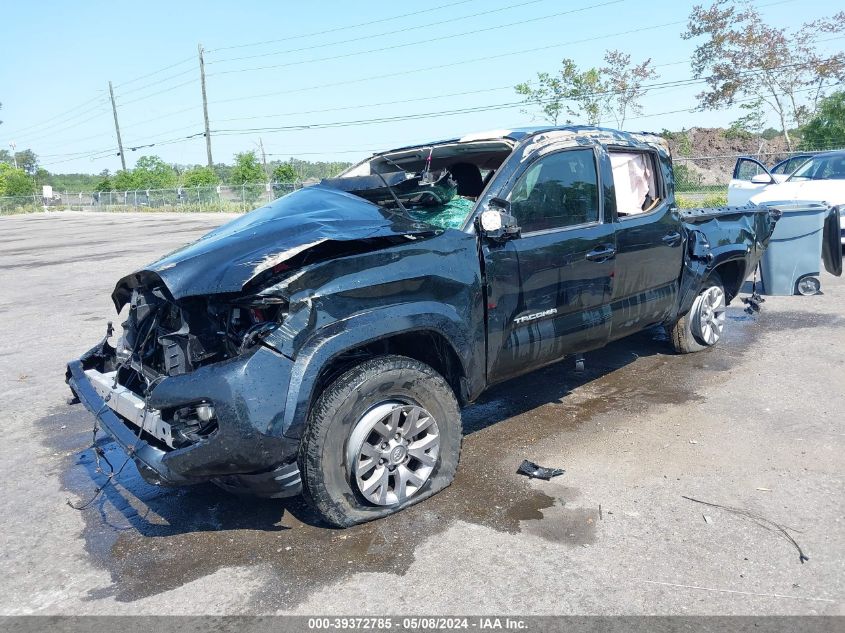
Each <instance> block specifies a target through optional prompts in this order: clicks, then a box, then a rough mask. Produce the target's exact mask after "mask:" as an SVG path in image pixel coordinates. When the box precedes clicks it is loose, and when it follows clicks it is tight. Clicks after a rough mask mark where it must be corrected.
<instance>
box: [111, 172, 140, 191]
mask: <svg viewBox="0 0 845 633" xmlns="http://www.w3.org/2000/svg"><path fill="white" fill-rule="evenodd" d="M111 184H112V187H113V189H112V190H113V191H130V190H132V189H138V187H137V182H136V180H135V178H134V176H133V174H132V170H131V169H125V170H124V169H121V170H118V172H117V173H115V175H114V178H112V180H111Z"/></svg>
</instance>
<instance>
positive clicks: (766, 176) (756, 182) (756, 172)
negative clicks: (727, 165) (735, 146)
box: [728, 158, 776, 207]
mask: <svg viewBox="0 0 845 633" xmlns="http://www.w3.org/2000/svg"><path fill="white" fill-rule="evenodd" d="M775 182H776V181H775V179H774V177H773V176H772V175H771V174H770V173H769V170H768V169H766V167H765V165H763V163H761V162H760V161H759V160H755V159H753V158H740V159H738V160H737V161H736V165H734V172H733V177H732V178H731V183H730V184H729V185H728V204H729V205H730V206H736V207H741V206H744V205H746V204H748V201H749V200H750V199H751V198H752V197H753V196H755V195H756V194H758V193H760V192H761V191H762V190H763V189H765V188H766V187H768V186H769V185H771V184H774V183H775Z"/></svg>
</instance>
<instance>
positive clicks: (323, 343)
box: [283, 301, 484, 438]
mask: <svg viewBox="0 0 845 633" xmlns="http://www.w3.org/2000/svg"><path fill="white" fill-rule="evenodd" d="M465 318H466V317H465V315H464V314H461V313H460V312H459V311H458V310H456V309H455V308H454V307H453V306H449V305H445V304H439V303H437V302H435V301H421V302H417V303H404V304H398V305H393V306H389V307H386V308H384V309H383V310H378V311H375V312H367V313H364V314H360V315H357V316H355V317H352V318H349V319H344V320H341V321H336V322H334V323H332V324H331V325H329V326H327V327H325V328H323V329H321V330H319V331H318V332H316V333H315V334H314V336H312V337H311V338H310V339H309V341H308V343H306V344H305V345H304V346H303V347H302V349H301V350H300V351H299V353H298V354H297V359H296V362H295V363H294V366H293V370H292V371H291V376H290V385H289V388H288V394H287V408H286V410H285V420H284V424H283V427H284V429H285V430H284V434H285V435H286V436H287V437H290V438H299V437H300V436H301V434H302V430H303V428H304V426H305V423H306V421H307V416H308V411H309V408H310V405H311V401H312V399H313V398H314V396H315V392H314V389H315V386H316V383H317V378H318V377H319V374H320V371H321V370H322V369H323V368H325V367H326V366H327V364H328V363H329V362H330V361H331V360H332V359H333V358H335V357H337V356H338V355H340V354H342V353H343V352H345V351H348V350H350V349H355V348H357V347H361V346H363V345H366V344H367V343H370V342H374V341H377V340H379V339H383V338H385V337H388V336H394V335H397V334H406V333H412V332H422V331H429V332H436V333H437V334H440V335H442V336H443V337H444V338H445V339H446V340H447V341H448V343H449V345H451V347H452V349H453V350H454V351H455V352H456V355H457V357H458V359H459V360H460V362H461V365H462V367H461V369H462V373H463V374H464V376H466V377H467V381H468V382H471V383H473V384H472V386H470V385H468V386H467V389H468V390H469V391H472V390H476V391H479V390H480V389H482V388H483V380H484V367H483V364H480V363H478V362H477V361H478V359H483V358H484V356H483V354H481V355H479V351H480V349H479V348H478V347H476V346H478V345H479V343H480V342H481V343H483V339H482V340H481V341H478V340H476V339H475V337H473V336H472V334H473V332H472V330H470V329H468V328H467V324H466V323H465V321H464V319H465ZM481 333H482V334H483V330H481ZM474 348H475V349H474Z"/></svg>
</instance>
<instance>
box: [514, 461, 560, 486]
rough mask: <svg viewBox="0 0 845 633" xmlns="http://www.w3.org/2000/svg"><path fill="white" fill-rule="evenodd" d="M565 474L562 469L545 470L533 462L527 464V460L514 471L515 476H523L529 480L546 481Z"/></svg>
mask: <svg viewBox="0 0 845 633" xmlns="http://www.w3.org/2000/svg"><path fill="white" fill-rule="evenodd" d="M565 472H566V471H565V470H564V469H563V468H545V467H544V466H539V465H537V464H535V463H534V462H529V461H528V460H527V459H525V460H523V461H522V463H521V464H520V465H519V468H517V469H516V474H517V475H525V476H526V477H530V478H531V479H545V480H546V481H548V480H549V479H551V478H552V477H557V476H559V475H562V474H563V473H565Z"/></svg>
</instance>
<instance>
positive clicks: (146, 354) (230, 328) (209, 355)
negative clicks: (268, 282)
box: [116, 287, 287, 393]
mask: <svg viewBox="0 0 845 633" xmlns="http://www.w3.org/2000/svg"><path fill="white" fill-rule="evenodd" d="M286 308H287V302H286V300H285V299H284V298H282V297H275V296H259V295H255V296H247V297H237V298H235V299H232V300H230V301H226V300H225V299H223V298H221V297H191V298H187V299H183V300H182V301H181V302H179V303H176V302H174V301H172V300H171V299H169V297H168V294H167V291H166V290H165V289H164V288H162V287H155V288H152V289H145V288H136V289H134V290H133V291H132V299H131V301H130V304H129V315H128V318H127V319H126V321H125V322H124V323H123V337H122V338H121V339H120V342H119V343H118V347H117V350H116V357H117V360H118V362H119V363H123V364H124V365H125V366H126V368H127V369H133V370H134V371H135V373H136V374H137V376H138V379H140V380H143V381H144V382H147V383H149V382H151V381H155V380H156V379H157V378H158V377H159V376H178V375H180V374H186V373H189V372H191V371H194V370H195V369H196V368H198V367H200V366H202V365H205V364H209V363H215V362H220V361H223V360H226V359H228V358H232V357H234V356H238V355H240V354H243V353H244V352H245V351H246V350H247V349H248V348H250V347H252V346H253V345H256V344H259V342H260V341H261V339H262V337H263V336H266V335H267V334H269V333H270V332H272V331H273V330H275V329H276V328H278V327H279V325H280V323H281V320H282V318H284V314H285V311H286ZM124 361H125V362H124ZM124 378H126V379H129V378H130V377H129V376H119V379H120V380H119V382H120V383H121V384H123V385H124V386H126V387H130V388H131V387H134V385H130V384H127V383H126V382H125V381H124V380H123V379H124ZM148 386H149V384H147V385H143V384H141V385H138V386H137V387H138V388H137V389H133V391H136V393H145V392H146V391H147V388H148Z"/></svg>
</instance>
